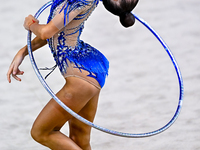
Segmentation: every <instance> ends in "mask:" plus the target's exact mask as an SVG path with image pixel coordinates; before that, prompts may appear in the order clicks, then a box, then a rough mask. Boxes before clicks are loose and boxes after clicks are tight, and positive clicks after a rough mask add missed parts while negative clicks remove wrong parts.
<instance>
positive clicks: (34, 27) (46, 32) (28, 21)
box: [7, 9, 84, 83]
mask: <svg viewBox="0 0 200 150" xmlns="http://www.w3.org/2000/svg"><path fill="white" fill-rule="evenodd" d="M83 10H84V9H78V10H74V11H72V12H70V14H69V18H68V22H67V23H69V22H71V21H72V20H73V19H74V18H75V17H76V16H77V15H78V14H80V13H81V12H82V11H83ZM24 27H25V29H27V30H31V31H32V32H33V33H34V34H35V35H36V38H35V39H33V40H32V42H31V44H32V51H35V50H37V49H39V48H40V47H42V46H44V45H46V44H47V41H46V39H49V38H51V37H52V36H53V35H54V34H55V33H57V32H58V31H59V30H60V29H62V28H63V27H64V11H63V12H61V13H59V14H57V15H56V16H55V17H54V18H53V19H52V20H51V21H50V22H49V23H48V24H46V25H44V24H39V21H38V20H37V19H35V18H34V17H33V16H32V15H29V16H28V17H26V18H25V21H24ZM27 54H28V49H27V46H25V47H23V48H22V49H20V50H19V51H18V53H17V54H16V55H15V57H14V59H13V61H12V63H11V65H10V67H9V70H8V72H7V80H8V82H9V83H10V82H11V78H10V76H11V75H12V77H13V78H14V79H16V80H17V81H21V79H20V78H19V77H18V75H23V74H24V72H23V71H21V70H20V69H19V66H20V65H21V63H22V61H23V59H24V57H25V56H26V55H27Z"/></svg>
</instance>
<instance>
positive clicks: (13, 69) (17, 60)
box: [7, 51, 24, 83]
mask: <svg viewBox="0 0 200 150" xmlns="http://www.w3.org/2000/svg"><path fill="white" fill-rule="evenodd" d="M23 59H24V55H23V53H22V51H19V52H18V53H17V54H16V55H15V57H14V59H13V61H12V63H11V64H10V67H9V70H8V72H7V80H8V82H9V83H11V79H10V75H12V77H13V78H15V79H16V80H17V81H21V79H20V78H19V77H18V76H17V75H23V74H24V72H23V71H20V70H19V66H20V64H21V63H22V61H23Z"/></svg>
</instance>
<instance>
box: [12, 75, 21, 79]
mask: <svg viewBox="0 0 200 150" xmlns="http://www.w3.org/2000/svg"><path fill="white" fill-rule="evenodd" d="M12 77H13V78H14V79H16V80H17V81H21V79H20V78H19V77H18V76H17V75H14V74H12Z"/></svg>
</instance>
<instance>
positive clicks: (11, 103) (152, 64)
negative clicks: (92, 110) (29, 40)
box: [0, 0, 200, 150]
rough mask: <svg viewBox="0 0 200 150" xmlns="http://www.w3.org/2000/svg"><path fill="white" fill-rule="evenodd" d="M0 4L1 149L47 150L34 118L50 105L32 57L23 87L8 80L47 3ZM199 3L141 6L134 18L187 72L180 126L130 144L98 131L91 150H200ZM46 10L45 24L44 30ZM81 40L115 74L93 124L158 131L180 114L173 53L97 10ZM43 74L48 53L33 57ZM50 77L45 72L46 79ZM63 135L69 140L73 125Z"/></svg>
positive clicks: (54, 78)
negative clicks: (32, 18) (28, 26)
mask: <svg viewBox="0 0 200 150" xmlns="http://www.w3.org/2000/svg"><path fill="white" fill-rule="evenodd" d="M1 2H2V3H1V5H0V21H1V24H0V27H1V28H0V39H1V40H0V50H1V53H0V59H1V60H0V68H1V71H0V92H1V97H0V149H1V150H47V149H48V148H46V147H43V146H41V145H40V144H37V143H36V142H35V141H34V140H32V138H31V136H30V129H31V126H32V124H33V122H34V119H35V118H36V116H37V115H38V113H39V112H40V111H41V109H42V108H43V107H44V105H45V104H46V103H47V102H48V100H49V99H50V96H49V94H48V93H47V92H46V91H45V89H44V88H43V87H42V85H41V84H40V82H39V80H38V79H37V77H36V75H35V73H34V71H33V69H32V66H31V64H30V61H29V58H28V57H27V58H25V60H24V63H23V64H22V65H21V70H23V71H25V74H24V76H23V77H22V82H21V83H19V82H17V81H14V80H12V84H9V83H8V82H7V81H6V73H7V70H8V67H9V64H10V63H11V60H12V58H13V57H14V55H15V54H16V52H17V51H18V50H19V49H20V48H21V47H22V46H24V45H25V44H26V35H27V31H25V30H24V28H23V26H22V25H23V20H24V17H25V16H26V15H28V14H34V13H35V12H36V11H37V9H38V8H40V7H41V6H42V5H43V4H44V3H45V2H46V1H45V0H34V1H27V0H18V1H11V0H5V1H3V0H1ZM199 8H200V1H199V0H190V1H188V0H171V1H166V0H151V1H142V0H141V1H140V2H139V5H138V6H137V8H136V9H135V11H134V12H135V13H136V14H137V15H139V16H140V17H142V18H143V19H144V20H146V21H147V22H148V23H149V24H150V25H151V26H152V27H153V28H154V29H155V30H156V31H157V32H158V33H159V34H160V36H161V37H162V38H163V39H164V41H165V42H166V43H167V44H168V46H169V47H170V49H171V51H172V53H173V54H174V56H175V58H176V60H177V62H178V64H179V67H180V69H181V72H182V76H183V81H184V89H185V96H184V101H183V108H182V111H181V114H180V116H179V118H178V120H177V121H176V122H175V124H174V125H172V127H170V128H169V129H168V130H167V131H165V132H163V133H161V134H159V135H156V136H153V137H147V138H139V139H131V138H121V137H117V136H113V135H109V134H106V133H103V132H100V131H97V130H96V129H93V130H92V140H91V144H92V148H93V150H199V149H200V142H199V141H200V127H199V125H200V119H199V117H198V116H199V114H200V105H199V104H200V102H199V98H200V92H199V91H200V59H199V58H198V57H199V56H200V51H199V47H200V28H199V27H200V17H199V14H200V9H199ZM47 14H48V10H47V11H45V12H44V14H42V16H41V17H40V20H41V22H44V23H45V18H46V16H47ZM82 39H83V40H85V41H86V42H88V43H90V44H91V45H93V46H94V47H96V48H97V49H99V50H100V51H102V52H103V53H104V54H105V55H106V57H108V59H109V61H110V73H109V77H108V79H107V82H106V84H105V87H104V88H103V90H102V92H101V96H100V101H99V107H98V112H97V115H96V119H95V123H96V124H98V125H101V126H103V127H106V128H109V129H113V130H117V131H122V132H130V133H141V132H149V131H152V130H156V129H158V128H160V127H162V126H164V125H165V124H166V123H167V122H168V121H169V120H170V119H171V118H172V116H173V115H174V113H175V110H176V107H177V103H178V99H179V86H178V80H177V76H176V73H175V70H174V67H173V65H172V63H171V60H170V59H169V57H168V55H167V53H166V52H165V50H164V49H163V48H162V46H161V45H160V43H159V42H158V41H157V40H156V39H155V38H154V37H153V35H152V34H151V33H150V32H149V31H148V30H147V29H146V28H145V27H144V26H142V25H141V24H140V23H139V22H137V23H136V24H135V26H134V27H131V28H129V29H124V28H123V27H122V26H121V25H120V24H119V21H118V18H117V17H115V16H113V15H112V14H109V13H108V12H107V11H106V10H105V9H104V8H103V6H102V4H101V3H100V5H99V6H98V8H97V9H96V10H95V12H94V13H93V14H92V16H91V18H90V19H89V20H88V22H87V23H86V25H85V31H84V32H83V35H82ZM34 56H35V58H36V60H37V64H38V66H40V67H45V66H48V67H51V66H53V65H54V61H53V58H52V56H51V54H50V51H49V49H48V47H45V48H43V49H41V50H39V51H37V52H36V53H35V54H34ZM43 74H44V75H45V74H46V72H44V73H43ZM63 81H64V80H63V79H62V77H61V76H60V73H59V71H58V69H56V71H55V72H54V73H53V74H52V75H51V76H50V77H49V78H48V79H47V82H48V84H49V85H50V87H51V88H52V89H53V91H54V92H57V91H58V90H59V89H60V88H61V87H62V85H63V84H64V82H63ZM62 131H63V132H64V133H66V134H68V126H67V125H66V126H64V127H63V129H62Z"/></svg>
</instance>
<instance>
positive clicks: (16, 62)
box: [7, 37, 47, 83]
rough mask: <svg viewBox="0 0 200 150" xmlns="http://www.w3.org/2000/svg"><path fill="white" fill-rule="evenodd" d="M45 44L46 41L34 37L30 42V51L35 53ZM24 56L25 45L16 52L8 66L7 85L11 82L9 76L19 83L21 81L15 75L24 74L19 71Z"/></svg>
mask: <svg viewBox="0 0 200 150" xmlns="http://www.w3.org/2000/svg"><path fill="white" fill-rule="evenodd" d="M46 44H47V41H46V40H42V39H41V38H39V37H35V38H34V39H33V40H32V41H31V46H32V51H35V50H37V49H39V48H40V47H42V46H44V45H46ZM26 55H28V48H27V45H26V46H24V47H23V48H21V49H20V50H19V51H18V52H17V54H16V55H15V57H14V58H13V61H12V63H11V64H10V67H9V69H8V72H7V80H8V82H9V83H10V82H11V79H10V76H11V75H12V77H13V78H14V79H16V80H17V81H21V79H20V78H19V77H18V76H17V75H23V74H24V72H23V71H21V70H20V69H19V66H20V65H21V63H22V61H23V60H24V57H25V56H26Z"/></svg>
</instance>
